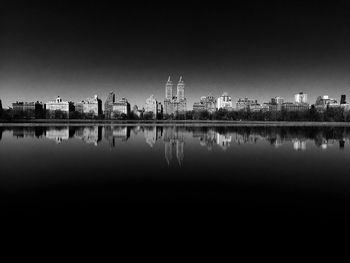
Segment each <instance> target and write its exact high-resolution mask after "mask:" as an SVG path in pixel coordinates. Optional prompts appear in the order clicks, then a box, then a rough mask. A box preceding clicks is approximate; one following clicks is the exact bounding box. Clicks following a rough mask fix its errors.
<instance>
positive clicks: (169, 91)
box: [165, 76, 173, 100]
mask: <svg viewBox="0 0 350 263" xmlns="http://www.w3.org/2000/svg"><path fill="white" fill-rule="evenodd" d="M165 99H167V100H172V99H173V82H172V81H171V80H170V76H169V78H168V81H167V83H166V84H165Z"/></svg>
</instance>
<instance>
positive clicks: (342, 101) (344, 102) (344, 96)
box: [340, 95, 346, 104]
mask: <svg viewBox="0 0 350 263" xmlns="http://www.w3.org/2000/svg"><path fill="white" fill-rule="evenodd" d="M340 104H346V95H341V96H340Z"/></svg>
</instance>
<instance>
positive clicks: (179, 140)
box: [163, 127, 185, 166]
mask: <svg viewBox="0 0 350 263" xmlns="http://www.w3.org/2000/svg"><path fill="white" fill-rule="evenodd" d="M163 141H164V148H165V160H166V161H167V163H168V165H170V164H171V162H172V160H173V155H174V153H175V154H176V158H177V161H178V163H179V165H180V166H182V164H183V159H184V144H185V138H184V132H183V131H182V130H180V129H179V128H177V127H166V128H164V131H163Z"/></svg>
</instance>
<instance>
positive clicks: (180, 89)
mask: <svg viewBox="0 0 350 263" xmlns="http://www.w3.org/2000/svg"><path fill="white" fill-rule="evenodd" d="M176 96H177V100H178V101H183V100H184V99H185V83H184V81H183V80H182V76H181V77H180V80H179V82H178V83H177V94H176Z"/></svg>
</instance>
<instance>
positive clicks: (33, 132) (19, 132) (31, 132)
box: [12, 126, 46, 138]
mask: <svg viewBox="0 0 350 263" xmlns="http://www.w3.org/2000/svg"><path fill="white" fill-rule="evenodd" d="M45 130H46V128H45V127H40V126H38V127H13V128H12V136H14V137H17V138H25V137H31V138H34V137H36V138H40V137H42V136H43V135H44V134H45Z"/></svg>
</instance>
